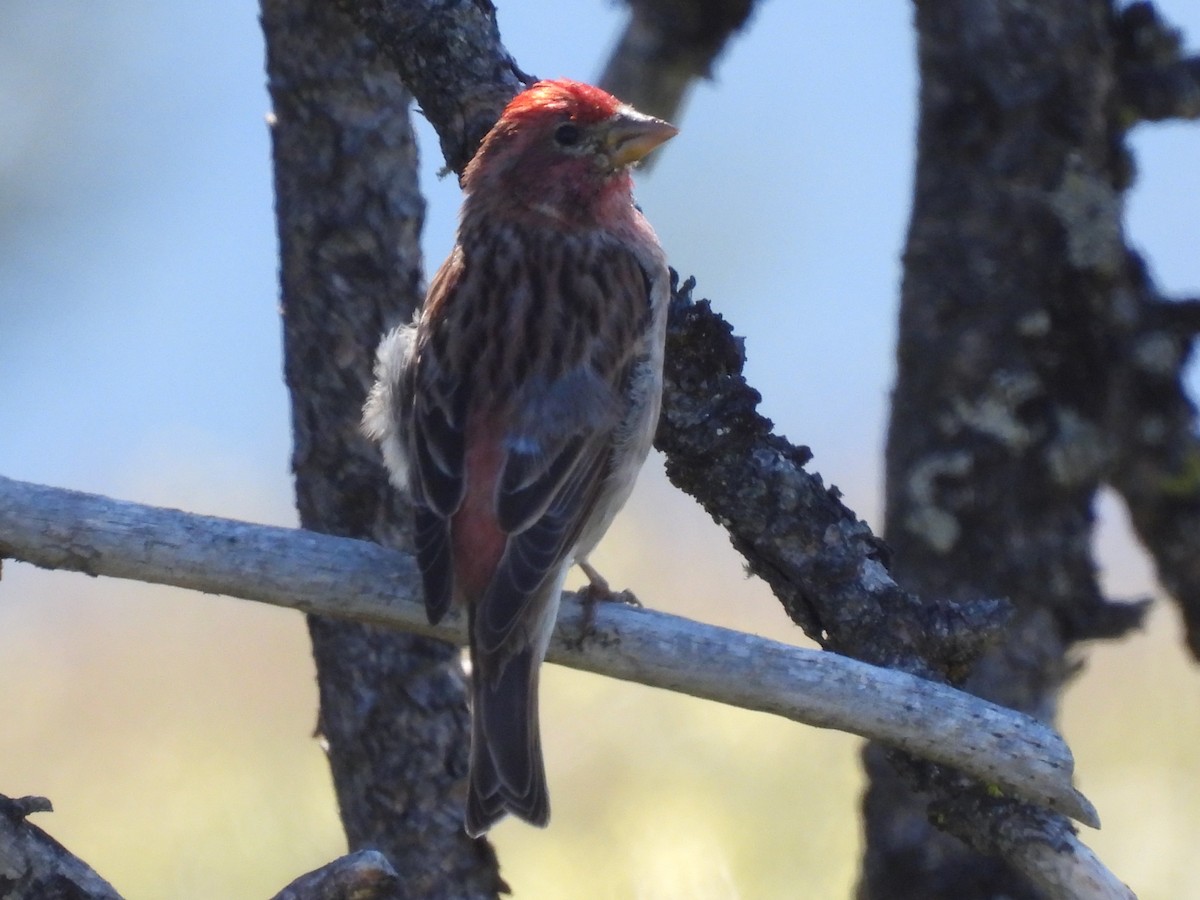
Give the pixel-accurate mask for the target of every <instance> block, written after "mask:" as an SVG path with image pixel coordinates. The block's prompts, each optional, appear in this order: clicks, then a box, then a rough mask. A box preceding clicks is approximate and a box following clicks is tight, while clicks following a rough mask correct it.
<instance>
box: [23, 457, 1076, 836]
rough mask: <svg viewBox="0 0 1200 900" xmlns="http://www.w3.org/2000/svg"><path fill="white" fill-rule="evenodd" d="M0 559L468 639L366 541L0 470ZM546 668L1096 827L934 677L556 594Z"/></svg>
mask: <svg viewBox="0 0 1200 900" xmlns="http://www.w3.org/2000/svg"><path fill="white" fill-rule="evenodd" d="M0 557H9V558H13V559H17V560H21V561H24V562H29V563H33V564H34V565H38V566H42V567H44V568H49V569H67V570H73V571H79V572H85V573H87V574H89V575H107V576H112V577H117V578H130V579H136V580H139V581H146V582H152V583H156V584H169V585H174V586H177V587H185V588H190V589H193V590H198V591H204V592H206V593H214V594H226V595H229V596H233V597H241V598H244V599H247V600H257V601H260V602H264V603H271V604H274V605H276V606H286V607H290V608H292V609H298V610H302V611H304V612H309V613H320V614H324V615H331V616H341V617H345V618H350V619H355V620H358V621H363V622H372V623H377V624H386V625H389V626H392V627H396V628H400V629H404V630H405V631H410V632H414V633H417V634H422V635H426V636H429V637H435V638H439V639H441V640H446V641H455V642H458V643H460V644H461V643H463V642H464V640H463V639H464V636H465V635H464V622H463V617H462V616H455V617H452V618H451V619H450V620H449V621H448V622H445V623H443V624H441V625H439V626H431V625H429V624H428V622H427V621H426V620H425V613H424V608H423V607H422V605H421V603H420V599H419V597H418V596H417V595H416V594H415V587H414V586H415V585H417V584H418V583H419V582H418V578H417V571H416V566H415V563H414V561H413V560H412V558H411V557H410V556H408V555H407V554H402V553H398V552H396V551H392V550H388V549H386V548H383V547H381V546H379V545H377V544H373V543H369V542H366V541H358V540H351V539H348V538H339V537H333V536H329V535H322V534H317V533H315V532H309V531H301V530H295V529H290V528H279V527H271V526H265V525H252V524H249V523H246V522H237V521H233V520H229V519H220V518H214V517H210V516H198V515H193V514H190V513H185V512H180V511H178V510H169V509H162V508H158V507H151V506H142V505H139V504H135V503H127V502H123V501H119V500H112V499H109V498H106V497H101V496H97V495H94V494H84V493H80V492H76V491H68V490H63V489H60V488H51V487H44V486H40V485H33V484H28V483H25V482H20V481H14V480H11V479H7V478H3V477H0ZM564 600H565V603H564V609H563V612H562V614H561V615H560V617H559V624H558V629H557V631H556V632H555V639H554V643H553V645H552V646H551V650H550V653H549V656H548V658H549V659H550V660H551V661H552V662H556V663H560V664H562V665H567V666H571V667H573V668H576V669H582V670H585V671H589V672H596V673H599V674H603V675H608V676H611V677H614V678H620V679H623V680H626V681H636V682H639V683H641V684H647V685H650V686H653V687H660V688H666V689H667V690H673V691H678V692H680V693H685V694H689V695H691V696H694V697H700V698H702V699H707V700H715V701H718V702H721V703H727V704H730V705H732V706H738V707H742V708H745V709H754V710H759V711H762V712H768V713H771V714H773V715H778V716H783V717H785V718H789V719H793V720H795V721H797V722H803V723H805V724H809V725H814V726H817V727H820V728H832V729H836V730H839V731H847V732H850V733H852V734H857V735H861V736H863V737H867V738H871V739H873V740H877V741H881V742H883V743H885V744H888V745H889V746H892V747H896V748H900V749H903V750H905V751H907V752H909V753H912V754H914V755H916V756H919V757H922V758H924V759H928V760H932V761H935V762H938V763H942V764H945V765H948V766H953V767H955V768H957V769H960V770H962V771H964V772H967V773H969V774H971V775H973V776H974V777H976V778H978V779H980V780H981V781H983V782H984V783H985V784H988V785H991V786H993V787H994V788H995V789H996V790H998V791H999V792H1002V793H1004V794H1011V795H1013V796H1015V797H1018V798H1021V799H1022V800H1026V801H1029V802H1032V803H1036V804H1038V805H1041V806H1045V807H1048V808H1050V809H1054V810H1058V811H1060V812H1062V813H1064V814H1066V815H1069V816H1071V817H1072V818H1074V819H1076V820H1078V821H1080V822H1083V823H1085V824H1087V825H1091V826H1093V827H1098V826H1099V820H1098V818H1097V815H1096V811H1095V809H1094V808H1093V807H1092V805H1091V804H1090V803H1089V802H1088V801H1087V799H1086V798H1085V797H1083V795H1082V794H1080V793H1079V792H1078V791H1076V790H1075V788H1074V787H1073V786H1072V784H1071V773H1072V771H1073V768H1074V762H1073V760H1072V758H1071V753H1070V750H1069V749H1068V748H1067V746H1066V744H1065V743H1064V742H1063V741H1062V739H1061V738H1060V737H1059V736H1058V735H1057V734H1055V733H1054V732H1053V731H1052V730H1050V729H1049V728H1047V727H1046V726H1045V725H1043V724H1042V723H1040V722H1038V721H1037V720H1035V719H1033V718H1031V717H1029V716H1026V715H1024V714H1022V713H1018V712H1014V711H1012V710H1008V709H1005V708H1003V707H1000V706H996V705H994V704H991V703H988V702H986V701H984V700H980V699H978V698H976V697H973V696H971V695H970V694H966V693H963V692H961V691H958V690H955V689H954V688H951V687H947V686H945V685H941V684H937V683H935V682H931V681H926V680H924V679H921V678H917V677H915V676H913V675H909V674H907V673H905V672H898V671H893V670H889V669H882V668H878V667H876V666H871V665H868V664H866V663H862V662H858V661H857V660H853V659H849V658H848V657H844V656H839V655H837V654H834V653H829V652H822V651H814V650H805V649H801V648H797V647H791V646H788V645H785V644H781V643H778V642H775V641H769V640H765V639H763V638H758V637H754V636H751V635H747V634H742V633H739V632H735V631H730V630H727V629H724V628H717V627H714V626H710V625H703V624H700V623H697V622H692V621H689V620H687V619H683V618H680V617H677V616H672V615H667V614H665V613H659V612H653V611H651V610H644V609H634V608H630V607H626V606H622V605H620V604H601V605H599V606H595V607H592V608H589V607H588V606H586V605H585V604H582V603H581V602H580V601H579V599H578V598H577V597H575V596H572V595H567V596H566V597H565V598H564Z"/></svg>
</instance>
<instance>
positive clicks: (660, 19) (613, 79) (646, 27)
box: [600, 0, 754, 121]
mask: <svg viewBox="0 0 1200 900" xmlns="http://www.w3.org/2000/svg"><path fill="white" fill-rule="evenodd" d="M753 8H754V0H629V22H628V23H627V24H626V26H625V30H624V32H622V34H621V39H620V40H619V41H618V42H617V46H616V49H614V50H613V54H612V57H611V58H610V59H609V61H608V65H607V66H605V69H604V74H603V75H601V76H600V86H601V87H603V88H604V89H605V90H607V91H611V92H612V93H613V94H615V95H616V96H618V97H620V98H621V99H622V100H624V101H626V102H627V103H631V104H633V105H634V106H636V107H637V108H638V109H640V110H641V111H642V112H646V113H650V114H651V115H655V116H658V117H659V118H660V119H666V120H667V121H674V120H675V118H676V117H677V116H678V115H679V110H680V107H681V106H682V105H683V100H684V97H685V96H686V95H687V92H688V89H689V88H690V87H691V86H692V84H693V83H694V82H695V81H696V79H698V78H710V77H711V76H712V65H713V62H715V61H716V58H717V57H718V56H719V55H720V53H721V51H722V50H723V49H724V47H725V44H726V43H727V42H728V40H729V39H730V38H731V37H732V36H733V35H734V34H735V33H736V32H737V31H739V30H740V29H741V28H743V27H744V26H745V24H746V21H747V20H748V19H749V18H750V13H751V11H752V9H753Z"/></svg>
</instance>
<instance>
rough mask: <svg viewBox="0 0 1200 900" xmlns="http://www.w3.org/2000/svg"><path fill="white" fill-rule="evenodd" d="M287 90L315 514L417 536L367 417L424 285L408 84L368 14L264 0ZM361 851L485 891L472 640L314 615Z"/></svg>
mask: <svg viewBox="0 0 1200 900" xmlns="http://www.w3.org/2000/svg"><path fill="white" fill-rule="evenodd" d="M262 22H263V29H264V32H265V34H266V42H267V70H268V76H269V86H270V90H271V97H272V100H273V103H274V117H273V122H272V129H271V133H272V139H273V146H274V161H275V189H276V213H277V216H278V230H279V242H280V252H281V282H282V312H283V326H284V327H283V331H284V356H285V360H284V368H285V375H286V380H287V384H288V388H289V390H290V392H291V397H292V424H293V431H294V451H293V457H292V468H293V471H294V473H295V481H296V498H297V506H298V508H299V512H300V521H301V524H302V525H303V526H304V527H305V528H310V529H314V530H318V531H324V532H327V533H330V534H338V535H344V536H351V537H372V538H374V539H376V540H378V541H380V542H382V543H385V544H389V545H393V546H403V545H404V543H405V541H406V536H405V535H404V534H402V533H401V531H400V529H401V528H402V527H404V523H406V522H407V521H408V516H407V515H406V514H405V511H404V510H403V509H402V507H401V505H400V503H399V501H398V500H397V498H396V497H394V496H393V494H392V492H391V491H390V490H389V489H388V487H387V480H386V478H385V477H384V475H383V473H382V471H381V466H380V463H379V462H378V456H377V454H376V453H375V452H374V451H373V450H372V449H371V448H370V447H369V446H368V445H367V442H366V441H365V440H364V439H363V438H362V436H361V435H360V434H359V430H358V422H359V410H360V409H361V407H362V402H363V399H364V397H365V395H366V392H367V390H368V388H369V385H370V381H371V360H372V358H373V352H374V347H375V345H376V344H377V343H378V340H379V338H380V336H381V334H382V333H383V331H384V329H385V328H386V327H388V326H390V325H392V324H395V323H396V322H398V321H400V320H401V319H402V318H405V317H407V316H409V315H410V314H411V312H412V309H413V308H414V306H415V305H416V303H417V302H418V301H419V299H420V297H421V293H422V290H421V270H420V250H419V244H418V235H419V231H420V226H421V221H422V216H423V212H424V206H423V201H422V199H421V197H420V195H419V193H418V187H417V181H416V148H415V146H414V143H413V136H412V131H411V127H410V123H409V120H408V105H409V99H410V98H409V95H408V93H407V92H406V91H405V89H404V87H403V85H402V84H401V82H400V80H399V78H398V77H397V76H396V74H395V72H394V70H393V69H392V68H391V66H390V65H387V64H385V63H383V62H382V61H381V59H380V57H379V56H378V55H377V53H376V48H375V47H374V45H373V44H372V43H371V41H370V40H369V39H368V38H367V37H366V36H364V35H363V33H362V30H361V29H360V28H359V27H357V26H356V25H355V24H354V23H353V22H351V20H350V19H349V18H347V17H346V16H345V15H343V14H342V13H341V12H340V11H339V10H338V9H336V7H334V6H332V5H331V4H328V3H323V2H321V0H264V2H263V4H262ZM309 630H310V633H311V635H312V641H313V654H314V657H315V659H316V663H317V677H318V684H319V688H320V720H319V731H320V734H321V736H322V737H323V739H324V741H325V742H326V743H327V745H328V748H329V749H328V753H329V759H330V765H331V768H332V771H333V781H334V787H335V789H336V791H337V797H338V804H339V808H340V810H341V816H342V822H343V824H344V826H345V828H346V834H347V837H348V839H349V844H350V847H351V849H352V850H358V849H367V848H373V849H378V850H381V851H382V852H383V853H384V854H385V855H386V856H387V857H388V859H389V860H390V861H391V863H392V865H393V866H394V867H395V868H396V869H397V871H400V872H403V873H404V885H405V889H406V891H408V892H409V896H420V897H437V896H444V897H486V896H493V895H494V894H495V893H496V892H497V890H499V889H500V888H502V886H503V885H502V882H500V880H499V877H498V874H497V869H496V861H495V857H494V854H493V853H492V851H491V848H490V845H489V844H488V843H487V842H486V841H483V840H480V841H473V840H471V839H470V838H468V837H467V836H466V834H465V833H464V831H463V828H462V810H461V802H460V801H459V796H458V793H459V792H458V790H457V787H456V785H457V784H458V782H459V781H460V779H461V778H462V776H463V773H465V771H466V764H467V759H466V748H467V743H468V737H467V733H468V724H467V718H466V707H465V694H464V690H463V683H462V675H461V669H460V664H459V656H458V651H457V649H456V648H455V647H453V646H451V645H449V644H444V643H440V642H436V641H430V640H427V639H421V638H414V637H412V636H409V635H405V634H398V633H395V632H392V631H387V630H384V629H380V628H377V627H374V626H369V625H362V624H357V623H350V622H344V621H335V620H331V619H326V618H323V617H319V616H312V617H310V618H309Z"/></svg>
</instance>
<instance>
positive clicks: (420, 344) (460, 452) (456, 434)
mask: <svg viewBox="0 0 1200 900" xmlns="http://www.w3.org/2000/svg"><path fill="white" fill-rule="evenodd" d="M464 271H465V269H464V265H463V257H462V254H461V253H460V252H458V251H455V252H454V253H451V254H450V256H449V257H448V258H447V259H446V261H445V263H443V264H442V267H441V268H440V269H439V270H438V272H437V274H436V275H435V276H434V279H433V282H432V283H431V284H430V288H429V293H428V295H427V297H426V301H425V307H424V309H423V310H422V318H421V324H420V325H419V326H418V330H417V340H416V346H415V349H414V351H413V352H414V359H413V362H412V373H411V377H412V385H411V388H410V391H409V396H411V397H412V408H411V413H410V415H411V427H410V429H409V441H410V443H409V452H410V453H411V456H412V460H411V468H412V470H413V471H412V475H411V477H410V484H411V486H412V497H413V505H414V507H415V517H414V536H413V537H414V543H415V548H416V553H417V564H418V566H419V568H420V570H421V577H422V581H423V586H424V590H425V612H426V615H427V616H428V618H429V621H430V622H432V623H434V624H436V623H437V622H439V621H440V620H441V618H442V617H443V616H444V615H445V614H446V611H447V610H448V609H449V608H450V604H451V601H452V600H453V598H454V570H453V565H454V560H453V552H452V547H451V540H450V519H451V517H452V516H453V515H454V514H455V513H456V512H457V511H458V508H459V507H460V506H461V504H462V501H463V496H464V493H465V489H466V483H465V453H466V416H467V404H468V402H469V400H470V394H469V391H470V387H471V383H470V381H469V380H468V379H466V378H464V377H462V372H461V371H459V367H458V366H457V365H456V361H455V360H454V358H453V356H450V358H447V353H446V349H447V342H446V340H445V337H444V336H441V337H439V335H441V331H440V330H439V329H438V328H437V327H436V326H437V324H438V323H439V321H440V318H442V317H444V311H445V310H446V309H448V308H452V306H453V303H454V298H455V295H456V294H457V293H458V292H459V291H460V290H461V288H462V283H463V280H464V278H463V276H464ZM431 323H432V325H431Z"/></svg>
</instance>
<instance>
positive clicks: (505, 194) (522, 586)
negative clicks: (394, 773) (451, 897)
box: [364, 80, 676, 835]
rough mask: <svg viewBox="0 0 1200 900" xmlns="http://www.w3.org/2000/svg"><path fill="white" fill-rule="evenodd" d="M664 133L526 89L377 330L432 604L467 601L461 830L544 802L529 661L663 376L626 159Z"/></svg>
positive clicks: (526, 813)
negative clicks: (399, 318)
mask: <svg viewBox="0 0 1200 900" xmlns="http://www.w3.org/2000/svg"><path fill="white" fill-rule="evenodd" d="M675 133H676V131H675V128H674V127H673V126H671V125H668V124H667V123H666V122H662V121H660V120H658V119H655V118H652V117H650V116H646V115H643V114H641V113H638V112H637V111H635V110H633V109H631V108H630V107H628V106H626V105H624V104H622V103H620V102H619V101H618V100H616V98H614V97H612V96H611V95H609V94H607V93H605V92H604V91H602V90H600V89H599V88H595V87H592V86H590V85H585V84H580V83H579V82H574V81H568V80H558V81H542V82H538V83H537V84H535V85H534V86H533V87H531V88H529V89H528V90H526V91H524V92H523V93H521V94H519V95H518V96H517V97H515V98H514V99H513V101H512V102H511V103H510V104H509V105H508V107H507V108H506V109H505V111H504V114H503V115H502V116H501V118H500V120H499V121H498V122H497V123H496V125H495V127H494V128H493V129H492V130H491V131H490V132H489V133H488V135H487V136H486V137H485V138H484V140H483V143H482V144H481V146H480V148H479V150H478V152H477V153H476V155H475V157H474V159H472V160H471V162H470V164H469V165H468V166H467V169H466V171H465V172H464V174H463V188H464V191H465V192H466V196H465V199H464V202H463V208H462V215H461V221H460V225H459V230H458V240H457V243H456V245H455V248H454V250H453V251H452V252H451V254H450V256H449V258H447V260H446V262H445V263H443V265H442V267H441V269H439V271H438V273H437V275H435V277H434V278H433V281H432V283H431V284H430V287H429V292H428V295H427V297H426V301H425V304H424V306H423V307H422V309H421V310H420V312H419V313H418V316H417V318H416V321H415V322H414V323H413V324H412V325H408V326H402V327H400V328H398V329H396V330H395V331H393V332H392V333H390V334H389V335H388V336H387V337H386V338H385V339H384V341H383V343H382V344H381V345H380V350H379V354H378V360H377V364H376V378H377V381H376V385H375V387H374V389H373V390H372V392H371V396H370V397H369V398H368V401H367V405H366V409H365V411H364V423H365V427H366V430H367V433H368V434H369V435H371V436H372V437H374V438H375V439H376V440H378V441H379V442H380V445H381V448H382V451H383V456H384V461H385V462H386V464H387V466H388V469H389V472H390V474H391V477H392V479H393V481H395V482H396V483H397V485H399V486H401V487H403V488H405V489H407V490H408V491H409V492H410V494H411V496H412V500H413V506H414V509H415V532H414V533H415V540H416V552H417V559H418V563H419V565H420V568H421V573H422V579H423V585H424V589H425V603H426V609H427V612H428V615H429V618H430V620H431V621H434V622H436V621H437V620H438V619H440V618H441V616H442V615H444V614H445V612H446V610H447V609H448V608H449V606H450V604H451V603H454V602H458V603H462V604H464V605H465V606H466V608H467V610H468V619H469V627H470V645H471V660H472V692H471V698H472V699H471V703H472V737H471V754H470V772H469V775H468V790H467V811H466V827H467V831H468V832H469V833H470V834H472V835H478V834H482V833H483V832H484V831H486V830H487V829H488V828H489V827H491V825H492V824H493V823H494V822H496V821H497V820H498V819H500V818H501V817H502V816H503V815H504V814H505V813H506V812H511V813H513V814H515V815H517V816H519V817H521V818H523V819H525V820H526V821H529V822H531V823H533V824H536V825H544V824H546V822H547V821H548V819H549V814H550V806H549V795H548V792H547V789H546V777H545V772H544V769H543V763H542V754H541V741H540V733H539V728H538V714H537V685H538V669H539V666H540V664H541V661H542V659H543V658H544V657H545V653H546V647H547V645H548V643H549V640H550V634H551V632H552V631H553V627H554V620H555V616H556V615H557V611H558V602H559V594H560V592H561V589H562V583H563V579H564V578H565V576H566V572H567V570H568V569H569V568H570V566H571V565H572V564H573V563H580V564H581V565H584V566H585V569H584V570H585V572H588V573H589V577H592V576H593V575H594V572H593V570H591V569H590V567H587V566H586V557H587V554H588V552H589V551H590V550H591V549H592V548H593V547H594V546H595V545H596V543H597V541H599V539H600V537H601V536H602V535H603V534H604V532H605V531H606V530H607V528H608V526H609V524H610V523H611V522H612V519H613V516H615V515H616V513H617V511H618V510H619V509H620V507H621V506H622V505H623V504H624V502H625V500H626V499H627V498H628V496H629V492H630V491H631V490H632V488H633V483H634V480H635V478H636V476H637V473H638V470H639V469H640V468H641V465H642V463H643V462H644V461H645V458H646V455H647V453H648V452H649V449H650V442H651V439H652V437H653V434H654V428H655V424H656V422H657V419H658V411H659V404H660V395H661V388H662V352H663V336H664V330H665V320H666V306H667V299H668V287H667V267H666V261H665V257H664V255H663V252H662V249H661V247H660V246H659V243H658V239H657V238H656V237H655V235H654V232H653V230H652V229H651V228H650V226H649V224H647V222H646V220H645V219H644V218H643V217H642V214H641V213H640V212H639V211H638V209H637V207H636V206H634V203H633V196H632V179H631V178H630V175H629V168H630V167H631V166H632V165H633V164H634V163H635V162H637V160H639V159H641V158H642V157H643V156H644V155H645V154H646V153H648V152H649V151H650V150H651V149H653V148H654V147H656V146H657V145H659V144H661V143H662V142H663V141H665V140H667V139H669V138H670V137H672V136H673V135H674V134H675ZM601 586H602V585H597V587H601Z"/></svg>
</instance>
